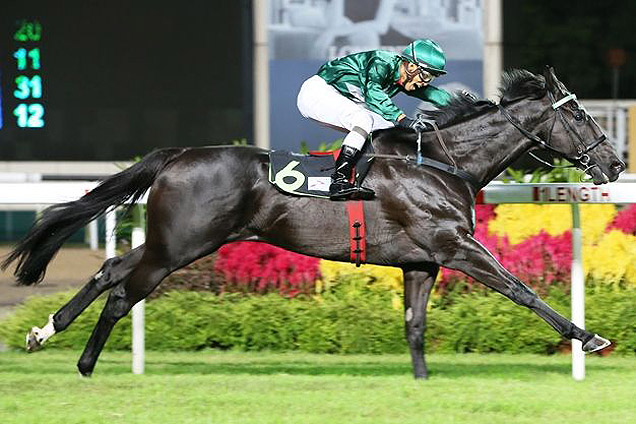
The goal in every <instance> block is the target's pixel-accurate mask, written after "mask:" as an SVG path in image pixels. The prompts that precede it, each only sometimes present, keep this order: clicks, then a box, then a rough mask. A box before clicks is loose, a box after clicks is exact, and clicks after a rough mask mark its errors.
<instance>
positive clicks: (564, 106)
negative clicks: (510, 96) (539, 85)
mask: <svg viewBox="0 0 636 424" xmlns="http://www.w3.org/2000/svg"><path fill="white" fill-rule="evenodd" d="M543 75H544V77H545V81H546V89H547V96H548V98H549V100H550V103H551V104H552V109H553V111H554V112H553V113H554V119H553V121H552V124H551V127H550V128H549V133H548V135H547V141H546V142H545V144H543V143H542V145H543V147H545V148H547V149H549V150H552V151H554V152H555V153H557V154H559V155H561V156H563V157H565V158H566V159H567V160H569V161H570V162H572V163H573V164H575V165H576V166H577V168H579V169H582V170H583V171H585V172H586V173H587V174H589V175H590V176H591V177H592V180H593V181H594V184H603V183H607V182H608V180H609V181H615V180H616V179H617V178H618V175H619V174H620V173H621V172H623V171H624V170H625V164H624V163H623V161H621V160H620V159H619V157H618V155H617V154H616V151H615V150H614V147H613V146H612V145H611V144H610V142H609V141H608V140H607V137H606V136H605V133H604V132H603V130H602V129H601V127H600V126H599V125H598V124H597V123H596V121H595V120H594V118H592V117H591V116H590V115H589V114H588V113H587V111H586V110H585V108H583V106H582V105H581V104H580V103H579V101H578V100H577V98H576V96H575V95H574V94H572V93H570V92H569V91H568V90H567V88H566V87H565V85H563V83H562V82H561V81H559V80H558V79H557V77H556V75H555V74H554V69H552V67H546V70H545V72H544V74H543Z"/></svg>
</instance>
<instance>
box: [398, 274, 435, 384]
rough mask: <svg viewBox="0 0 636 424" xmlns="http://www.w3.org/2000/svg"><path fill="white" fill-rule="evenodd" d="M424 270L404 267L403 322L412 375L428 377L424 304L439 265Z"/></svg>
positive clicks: (426, 301)
mask: <svg viewBox="0 0 636 424" xmlns="http://www.w3.org/2000/svg"><path fill="white" fill-rule="evenodd" d="M418 269H425V271H424V270H417V271H415V270H406V269H404V270H403V271H404V324H405V331H406V340H407V341H408V343H409V349H410V351H411V362H412V363H413V375H414V377H415V378H428V369H427V368H426V360H425V358H424V332H425V331H426V305H427V304H428V299H429V296H430V294H431V290H432V288H433V285H434V284H435V278H436V277H437V273H438V271H439V267H438V266H437V265H434V264H430V265H429V266H427V267H424V268H418Z"/></svg>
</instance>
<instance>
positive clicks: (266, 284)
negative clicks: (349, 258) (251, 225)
mask: <svg viewBox="0 0 636 424" xmlns="http://www.w3.org/2000/svg"><path fill="white" fill-rule="evenodd" d="M319 262H320V260H319V259H317V258H312V257H309V256H304V255H300V254H297V253H293V252H289V251H287V250H285V249H281V248H280V247H275V246H272V245H269V244H266V243H254V242H237V243H231V244H227V245H225V246H223V247H221V249H219V251H218V255H217V259H216V262H215V263H214V271H215V272H216V274H217V275H219V276H221V277H222V278H223V279H224V284H223V290H225V291H238V292H247V293H259V294H265V293H280V294H282V295H284V296H288V297H294V296H298V295H299V294H311V293H313V291H314V283H315V281H316V280H317V279H318V278H319V277H320V271H319Z"/></svg>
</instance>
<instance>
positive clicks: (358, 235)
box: [346, 200, 367, 266]
mask: <svg viewBox="0 0 636 424" xmlns="http://www.w3.org/2000/svg"><path fill="white" fill-rule="evenodd" d="M346 206H347V214H348V215H349V243H350V251H351V255H350V259H351V262H354V263H355V264H356V266H360V264H361V263H365V262H366V260H367V241H366V225H365V222H364V202H363V201H362V200H349V201H347V202H346Z"/></svg>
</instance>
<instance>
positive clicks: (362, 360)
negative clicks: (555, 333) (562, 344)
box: [0, 350, 636, 424]
mask: <svg viewBox="0 0 636 424" xmlns="http://www.w3.org/2000/svg"><path fill="white" fill-rule="evenodd" d="M79 353H80V352H68V351H46V350H44V351H42V352H38V353H35V354H30V355H27V354H24V353H17V352H8V353H0V423H2V424H7V423H20V424H29V423H44V424H54V423H63V424H73V423H91V424H97V423H109V424H111V423H161V424H163V423H294V424H295V423H347V424H349V423H373V424H376V423H399V424H406V423H418V424H421V423H488V424H495V423H550V424H554V423H559V424H560V423H577V424H581V423H588V422H594V423H634V422H636V402H635V401H636V359H634V358H633V357H629V358H628V357H608V358H600V357H588V358H587V378H586V380H585V381H583V382H575V381H573V380H572V378H571V376H570V362H569V361H570V358H569V356H565V355H557V356H551V357H545V356H533V355H518V356H514V355H472V354H471V355H431V356H430V357H429V368H430V371H431V378H430V379H429V380H428V381H425V382H419V381H414V380H413V378H412V377H411V374H410V373H411V369H410V363H409V362H410V361H409V358H408V356H407V355H383V356H371V355H356V356H329V355H311V354H304V353H285V354H279V353H234V352H216V351H204V352H197V353H166V352H149V353H148V355H147V363H146V374H145V375H143V376H135V375H131V374H130V354H129V353H120V352H117V353H113V352H106V353H104V354H103V356H102V358H101V360H100V361H99V363H98V365H97V368H96V370H95V374H94V376H93V377H92V378H90V379H84V378H80V377H78V375H77V371H76V369H75V362H76V361H77V358H78V356H79Z"/></svg>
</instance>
